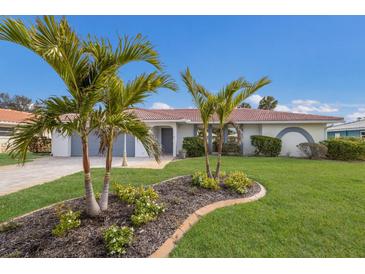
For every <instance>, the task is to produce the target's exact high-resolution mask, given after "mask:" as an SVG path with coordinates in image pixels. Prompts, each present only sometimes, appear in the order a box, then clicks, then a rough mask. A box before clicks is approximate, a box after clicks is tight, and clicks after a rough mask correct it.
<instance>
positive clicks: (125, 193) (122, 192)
mask: <svg viewBox="0 0 365 274" xmlns="http://www.w3.org/2000/svg"><path fill="white" fill-rule="evenodd" d="M114 190H115V193H116V195H117V196H118V198H119V199H120V200H122V201H124V202H127V203H128V204H135V203H136V201H137V200H138V199H141V198H142V199H149V200H151V201H155V200H157V199H158V193H157V192H156V191H155V190H154V189H153V188H152V187H147V188H145V187H143V186H140V187H135V186H132V185H123V184H114Z"/></svg>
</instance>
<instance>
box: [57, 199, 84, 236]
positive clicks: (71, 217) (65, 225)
mask: <svg viewBox="0 0 365 274" xmlns="http://www.w3.org/2000/svg"><path fill="white" fill-rule="evenodd" d="M56 212H57V216H58V218H59V220H60V222H59V223H58V225H56V226H55V227H54V228H53V230H52V235H53V236H57V237H62V236H65V235H66V234H67V233H68V232H69V231H70V230H71V229H73V228H77V227H79V226H80V224H81V221H80V211H72V210H71V209H70V208H68V209H64V205H61V206H59V207H58V208H56Z"/></svg>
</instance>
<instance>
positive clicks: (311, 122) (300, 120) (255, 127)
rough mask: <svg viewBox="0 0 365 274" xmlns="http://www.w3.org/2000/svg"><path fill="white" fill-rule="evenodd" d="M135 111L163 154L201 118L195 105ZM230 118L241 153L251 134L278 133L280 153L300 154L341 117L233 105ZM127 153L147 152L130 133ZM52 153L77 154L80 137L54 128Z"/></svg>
mask: <svg viewBox="0 0 365 274" xmlns="http://www.w3.org/2000/svg"><path fill="white" fill-rule="evenodd" d="M133 111H135V113H136V115H137V116H138V117H139V118H140V119H141V120H143V121H144V122H145V123H146V124H147V125H148V126H149V127H150V128H151V131H152V132H153V133H154V135H155V136H156V139H157V140H158V142H159V143H160V144H161V148H162V151H163V153H164V154H165V155H172V156H176V155H177V154H178V151H179V150H180V149H181V148H182V143H183V140H184V137H189V136H197V135H198V134H199V131H200V130H201V119H200V115H199V111H198V110H196V109H134V110H133ZM230 120H231V121H232V122H234V123H235V124H236V125H238V127H239V129H240V130H241V132H242V134H241V136H242V143H241V151H242V154H243V155H252V154H254V147H253V146H252V145H251V138H250V137H251V136H252V135H266V136H272V137H278V138H281V140H282V144H283V145H282V151H281V155H286V156H302V154H301V152H300V150H299V149H298V148H297V147H296V146H297V145H298V144H299V143H302V142H316V143H317V142H319V141H322V140H324V139H326V128H327V124H333V123H339V122H342V121H343V118H340V117H333V116H320V115H310V114H298V113H289V112H278V111H271V110H259V109H245V108H240V109H235V110H234V111H233V113H232V115H231V117H230ZM216 126H217V119H216V117H214V118H213V119H212V121H211V123H210V125H209V131H208V136H209V150H210V152H211V153H214V152H215V151H216V146H215V139H216V131H217V130H216V128H217V127H216ZM236 139H237V132H236V129H235V127H233V126H228V127H226V129H225V132H224V140H225V141H230V142H234V141H235V140H236ZM123 143H124V140H123V135H121V136H119V137H118V138H117V139H116V141H115V145H114V150H113V155H114V156H122V152H123ZM126 143H127V154H128V157H145V156H147V153H146V151H145V149H144V148H143V146H142V144H141V143H140V142H139V141H138V140H137V139H136V138H134V137H133V136H128V135H127V140H126ZM89 150H90V155H91V156H97V155H98V151H99V140H98V138H97V136H96V135H94V134H92V135H90V137H89ZM52 154H53V156H63V157H68V156H81V141H80V138H79V137H78V136H77V135H76V134H74V135H72V136H62V135H60V134H59V133H57V132H54V133H53V135H52Z"/></svg>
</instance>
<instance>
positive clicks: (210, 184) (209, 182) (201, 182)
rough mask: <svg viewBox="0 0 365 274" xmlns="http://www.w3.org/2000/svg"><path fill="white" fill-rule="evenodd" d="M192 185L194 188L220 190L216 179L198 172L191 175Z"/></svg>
mask: <svg viewBox="0 0 365 274" xmlns="http://www.w3.org/2000/svg"><path fill="white" fill-rule="evenodd" d="M192 183H193V185H195V186H198V187H202V188H207V189H212V190H218V189H219V188H220V187H219V182H218V181H217V180H216V179H214V178H209V177H208V176H207V174H206V173H205V172H200V171H198V172H195V173H194V174H193V180H192Z"/></svg>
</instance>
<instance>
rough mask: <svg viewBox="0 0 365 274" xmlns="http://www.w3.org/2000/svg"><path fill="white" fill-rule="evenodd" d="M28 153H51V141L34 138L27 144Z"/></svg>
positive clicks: (45, 138)
mask: <svg viewBox="0 0 365 274" xmlns="http://www.w3.org/2000/svg"><path fill="white" fill-rule="evenodd" d="M29 151H30V152H34V153H46V152H51V139H49V138H47V137H44V136H42V137H39V136H34V137H33V138H32V139H31V141H30V143H29Z"/></svg>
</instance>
